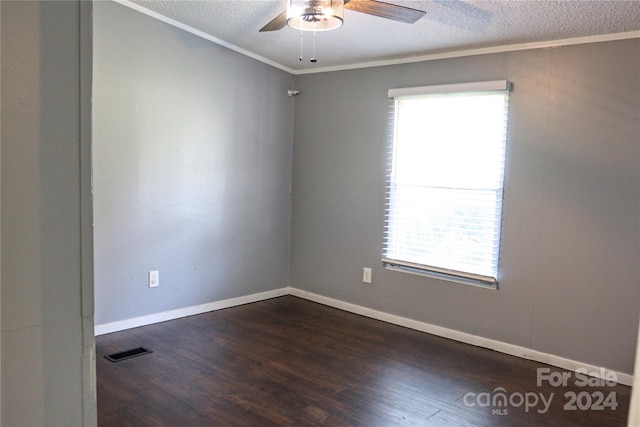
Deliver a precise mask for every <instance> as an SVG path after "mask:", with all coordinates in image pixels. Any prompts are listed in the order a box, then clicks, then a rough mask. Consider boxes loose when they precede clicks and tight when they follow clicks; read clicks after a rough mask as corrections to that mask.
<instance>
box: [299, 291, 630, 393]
mask: <svg viewBox="0 0 640 427" xmlns="http://www.w3.org/2000/svg"><path fill="white" fill-rule="evenodd" d="M287 291H288V292H287V293H288V294H290V295H294V296H297V297H300V298H304V299H307V300H309V301H314V302H317V303H320V304H324V305H328V306H330V307H334V308H338V309H340V310H344V311H348V312H351V313H355V314H360V315H362V316H366V317H370V318H372V319H377V320H382V321H384V322H387V323H392V324H394V325H399V326H404V327H406V328H409V329H415V330H417V331H421V332H426V333H429V334H432V335H437V336H439V337H444V338H449V339H452V340H454V341H460V342H463V343H466V344H472V345H475V346H478V347H482V348H488V349H490V350H495V351H499V352H500V353H505V354H509V355H511V356H517V357H521V358H523V359H529V360H534V361H536V362H541V363H545V364H547V365H551V366H557V367H559V368H562V369H567V370H569V371H574V372H575V371H576V370H578V369H585V370H586V371H587V372H586V373H588V374H590V375H592V376H594V377H598V378H601V377H602V374H604V375H606V374H615V375H616V376H617V378H618V380H617V382H618V383H620V384H624V385H628V386H630V385H631V384H632V382H633V375H629V374H625V373H623V372H617V371H613V370H611V369H605V368H602V367H600V366H594V365H590V364H587V363H583V362H579V361H577V360H572V359H567V358H565V357H560V356H556V355H553V354H548V353H543V352H541V351H537V350H532V349H530V348H526V347H521V346H518V345H514V344H508V343H505V342H502V341H497V340H492V339H489V338H484V337H479V336H477V335H472V334H468V333H466V332H460V331H456V330H454V329H449V328H443V327H442V326H437V325H432V324H429V323H425V322H419V321H417V320H412V319H408V318H406V317H401V316H396V315H394V314H389V313H385V312H383V311H378V310H373V309H371V308H367V307H362V306H359V305H355V304H351V303H348V302H344V301H340V300H337V299H333V298H329V297H325V296H322V295H318V294H314V293H312V292H307V291H303V290H301V289H296V288H292V287H289V288H287ZM602 379H605V380H609V379H610V378H602Z"/></svg>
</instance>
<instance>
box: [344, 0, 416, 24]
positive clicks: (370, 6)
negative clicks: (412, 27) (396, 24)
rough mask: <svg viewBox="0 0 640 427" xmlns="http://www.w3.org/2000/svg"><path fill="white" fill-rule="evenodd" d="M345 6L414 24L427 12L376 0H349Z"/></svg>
mask: <svg viewBox="0 0 640 427" xmlns="http://www.w3.org/2000/svg"><path fill="white" fill-rule="evenodd" d="M344 7H345V8H347V9H350V10H355V11H356V12H362V13H366V14H368V15H374V16H379V17H381V18H387V19H392V20H394V21H400V22H405V23H407V24H413V23H414V22H416V21H417V20H418V19H420V18H422V17H423V16H424V15H426V12H424V11H422V10H418V9H412V8H410V7H405V6H398V5H396V4H390V3H383V2H381V1H376V0H349V1H348V3H345V5H344Z"/></svg>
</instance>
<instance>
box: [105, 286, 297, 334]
mask: <svg viewBox="0 0 640 427" xmlns="http://www.w3.org/2000/svg"><path fill="white" fill-rule="evenodd" d="M288 294H289V288H281V289H275V290H273V291H267V292H260V293H257V294H251V295H246V296H242V297H237V298H230V299H225V300H222V301H214V302H210V303H207V304H202V305H194V306H191V307H184V308H179V309H176V310H170V311H164V312H162V313H155V314H149V315H148V316H140V317H134V318H132V319H125V320H120V321H117V322H112V323H105V324H102V325H96V326H95V331H94V334H95V335H96V336H98V335H104V334H109V333H111V332H118V331H124V330H126V329H131V328H137V327H139V326H146V325H152V324H154V323H160V322H166V321H167V320H174V319H179V318H181V317H187V316H193V315H196V314H202V313H208V312H210V311H215V310H222V309H223V308H229V307H235V306H237V305H243V304H249V303H252V302H257V301H262V300H266V299H270V298H275V297H279V296H282V295H288Z"/></svg>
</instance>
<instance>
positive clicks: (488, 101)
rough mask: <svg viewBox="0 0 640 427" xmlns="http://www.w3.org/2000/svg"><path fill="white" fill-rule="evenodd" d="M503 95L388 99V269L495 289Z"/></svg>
mask: <svg viewBox="0 0 640 427" xmlns="http://www.w3.org/2000/svg"><path fill="white" fill-rule="evenodd" d="M509 88H510V84H509V83H508V82H506V81H492V82H479V83H466V84H461V85H445V86H425V87H420V88H402V89H392V90H390V91H389V96H390V97H392V98H393V100H394V135H393V149H392V150H391V159H390V166H391V167H390V171H389V177H388V189H387V212H386V229H385V242H384V249H383V262H384V263H385V265H386V266H387V267H388V268H391V269H399V270H404V271H408V272H414V273H419V274H426V275H430V276H436V277H440V278H444V279H447V280H454V281H461V282H464V283H470V284H477V285H482V286H488V287H493V288H495V287H497V279H498V259H499V254H500V229H501V218H502V193H503V178H504V163H505V147H506V132H507V113H508V96H509Z"/></svg>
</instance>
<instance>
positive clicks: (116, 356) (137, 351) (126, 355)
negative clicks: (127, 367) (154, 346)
mask: <svg viewBox="0 0 640 427" xmlns="http://www.w3.org/2000/svg"><path fill="white" fill-rule="evenodd" d="M149 353H153V351H151V350H147V349H146V348H144V347H138V348H133V349H131V350H127V351H121V352H120V353H113V354H110V355H108V356H105V358H106V359H107V360H110V361H111V362H120V361H121V360H125V359H130V358H132V357H136V356H142V355H143V354H149Z"/></svg>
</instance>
